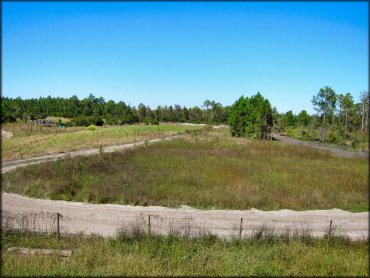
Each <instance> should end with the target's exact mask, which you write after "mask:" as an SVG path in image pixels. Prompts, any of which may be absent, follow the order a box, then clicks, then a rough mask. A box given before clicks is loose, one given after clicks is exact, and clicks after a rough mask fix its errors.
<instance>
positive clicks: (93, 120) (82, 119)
mask: <svg viewBox="0 0 370 278" xmlns="http://www.w3.org/2000/svg"><path fill="white" fill-rule="evenodd" d="M71 122H72V124H73V126H89V125H96V126H102V125H103V124H104V121H103V119H102V118H99V117H95V116H94V117H87V116H79V117H75V118H73V119H72V120H71Z"/></svg>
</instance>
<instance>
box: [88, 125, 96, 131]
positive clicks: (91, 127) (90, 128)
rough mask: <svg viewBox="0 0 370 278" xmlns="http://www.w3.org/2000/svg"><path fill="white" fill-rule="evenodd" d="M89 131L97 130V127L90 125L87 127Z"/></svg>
mask: <svg viewBox="0 0 370 278" xmlns="http://www.w3.org/2000/svg"><path fill="white" fill-rule="evenodd" d="M87 129H88V130H96V126H95V125H89V126H88V127H87Z"/></svg>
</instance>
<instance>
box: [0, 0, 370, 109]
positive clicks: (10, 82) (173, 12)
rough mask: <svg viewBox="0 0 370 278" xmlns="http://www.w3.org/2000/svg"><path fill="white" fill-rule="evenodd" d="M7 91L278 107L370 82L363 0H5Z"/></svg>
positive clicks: (298, 105)
mask: <svg viewBox="0 0 370 278" xmlns="http://www.w3.org/2000/svg"><path fill="white" fill-rule="evenodd" d="M2 28H3V30H2V51H3V53H2V55H3V57H2V67H3V76H2V78H3V79H2V86H3V87H2V95H3V96H7V97H12V98H15V97H18V96H20V97H22V98H38V97H40V96H42V97H46V96H48V95H51V96H54V97H57V96H60V97H70V96H72V95H77V96H78V97H79V98H84V97H87V96H88V95H89V94H90V93H92V94H94V95H95V96H103V97H104V98H105V99H106V100H108V99H113V100H115V101H118V100H123V101H125V102H126V103H127V104H131V105H135V106H137V105H138V104H139V103H140V102H143V103H144V104H145V105H149V106H150V107H152V108H155V107H156V106H157V105H174V104H180V105H185V106H187V107H189V106H195V105H198V106H201V105H202V104H203V102H204V100H206V99H210V100H215V101H217V102H220V103H221V104H223V105H231V104H232V103H233V102H234V101H235V100H236V99H237V98H239V97H240V96H241V95H242V94H243V95H245V96H251V95H254V94H255V93H257V91H260V92H261V94H262V95H263V96H264V97H266V98H268V99H269V100H270V102H271V104H272V106H276V107H277V109H278V111H279V112H286V111H288V110H293V112H295V113H299V111H301V110H302V109H306V110H307V111H309V113H314V110H313V108H312V104H311V99H312V97H313V95H315V94H317V92H318V91H319V89H320V88H321V87H324V86H326V85H328V86H331V87H332V88H333V89H334V90H335V91H336V92H337V93H347V92H350V93H351V94H352V95H353V96H354V98H355V100H356V101H359V95H360V92H361V91H363V90H366V91H367V90H368V60H369V57H368V48H369V45H368V3H367V2H262V3H257V2H232V3H226V2H189V3H185V2H167V3H166V2H154V3H148V2H110V3H103V2H30V3H27V2H15V3H11V2H3V3H2Z"/></svg>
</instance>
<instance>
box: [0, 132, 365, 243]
mask: <svg viewBox="0 0 370 278" xmlns="http://www.w3.org/2000/svg"><path fill="white" fill-rule="evenodd" d="M181 136H182V135H175V136H171V137H167V138H164V139H153V140H149V142H157V141H161V140H171V139H174V138H179V137H181ZM281 137H282V136H281ZM275 138H276V139H279V137H278V136H276V137H275ZM281 140H282V141H283V142H287V143H293V144H302V145H308V146H312V144H309V143H306V142H301V141H298V140H295V139H291V138H286V137H283V138H282V139H281ZM143 144H145V143H144V142H138V143H135V144H123V145H115V146H109V147H105V148H104V149H103V150H102V151H103V152H105V153H108V152H114V151H116V150H122V149H125V148H133V147H135V146H140V145H143ZM314 147H317V148H320V149H325V150H326V149H329V148H325V147H320V146H316V145H314ZM330 150H331V151H333V149H330ZM339 151H340V152H337V153H334V154H335V155H341V156H345V157H357V155H360V156H359V157H366V156H367V153H353V152H346V151H343V150H339ZM97 153H99V149H98V148H94V149H88V150H80V151H74V152H69V153H63V154H54V155H47V156H42V157H33V158H29V159H23V160H17V161H11V162H3V165H2V173H5V172H8V171H11V170H13V169H16V168H18V167H23V166H26V165H31V164H36V163H41V162H46V161H52V160H57V159H59V158H63V157H65V156H67V155H69V156H71V157H74V156H79V155H93V154H97ZM348 153H351V154H350V155H349V154H348ZM40 212H44V213H48V215H56V213H60V214H61V215H62V216H63V218H61V221H60V227H61V231H62V233H78V232H82V233H85V234H90V233H96V234H100V235H103V236H110V235H114V234H115V233H116V232H117V231H118V230H119V228H120V227H122V224H124V223H125V224H128V223H133V222H137V223H139V224H141V225H143V227H144V228H145V229H148V228H149V225H148V220H149V219H148V215H151V220H150V223H151V225H150V227H151V231H152V232H153V233H159V234H166V233H168V232H169V231H173V230H178V231H182V232H183V231H187V230H191V231H193V232H197V231H203V232H212V233H214V234H217V235H218V236H220V237H233V236H238V235H239V231H240V223H241V218H243V224H242V235H249V234H251V233H252V232H255V231H256V230H257V229H259V228H260V227H261V226H267V227H268V228H270V229H273V230H274V231H275V232H284V231H286V230H287V229H289V230H291V231H294V230H297V231H309V232H311V233H312V235H314V236H317V237H322V236H324V235H325V234H327V233H328V231H329V226H330V221H331V220H332V228H331V231H332V233H335V234H342V235H346V236H348V237H350V238H351V239H354V240H356V239H363V238H367V237H368V228H369V213H368V212H361V213H350V212H346V211H343V210H339V209H332V210H309V211H292V210H280V211H260V210H256V209H251V210H198V209H193V208H190V207H185V206H184V207H182V208H180V209H172V208H165V207H159V206H149V207H140V206H122V205H112V204H107V205H95V204H85V203H78V202H67V201H51V200H41V199H33V198H29V197H25V196H20V195H17V194H11V193H5V192H3V193H2V218H3V220H4V219H9V217H10V218H13V219H14V217H16V218H17V217H18V218H17V219H21V218H22V215H24V214H27V213H40ZM48 221H49V223H48ZM29 222H32V223H33V225H34V227H35V226H37V227H38V229H41V230H42V229H44V226H45V227H46V226H48V225H49V226H48V227H49V228H50V227H52V228H51V229H54V226H55V217H54V218H52V217H51V218H50V219H49V220H48V219H46V218H44V217H38V218H37V217H36V218H34V219H33V220H30V221H29ZM19 225H21V223H20V222H19ZM53 225H54V226H53Z"/></svg>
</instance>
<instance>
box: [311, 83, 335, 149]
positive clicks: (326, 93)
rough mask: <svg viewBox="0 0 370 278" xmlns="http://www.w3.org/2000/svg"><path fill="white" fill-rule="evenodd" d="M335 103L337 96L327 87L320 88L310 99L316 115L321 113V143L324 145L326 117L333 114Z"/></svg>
mask: <svg viewBox="0 0 370 278" xmlns="http://www.w3.org/2000/svg"><path fill="white" fill-rule="evenodd" d="M336 102H337V95H336V93H335V91H334V90H333V89H332V88H331V87H329V86H325V87H324V88H321V89H320V91H319V92H318V94H317V95H316V96H314V97H313V99H312V104H313V107H314V109H315V110H316V111H317V112H318V113H321V116H322V117H323V121H322V125H321V142H322V143H323V144H325V128H326V117H327V116H328V115H331V114H332V113H334V110H335V106H336Z"/></svg>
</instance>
